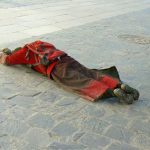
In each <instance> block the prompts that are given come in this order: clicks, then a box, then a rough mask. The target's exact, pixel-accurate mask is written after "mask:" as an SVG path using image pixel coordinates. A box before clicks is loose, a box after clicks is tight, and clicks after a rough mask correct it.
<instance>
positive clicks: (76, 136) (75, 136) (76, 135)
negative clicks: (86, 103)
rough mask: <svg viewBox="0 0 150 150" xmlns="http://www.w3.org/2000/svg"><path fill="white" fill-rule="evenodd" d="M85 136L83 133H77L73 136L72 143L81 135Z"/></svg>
mask: <svg viewBox="0 0 150 150" xmlns="http://www.w3.org/2000/svg"><path fill="white" fill-rule="evenodd" d="M84 134H85V132H77V133H75V134H74V135H73V141H78V140H79V139H80V138H81V137H82V136H83V135H84Z"/></svg>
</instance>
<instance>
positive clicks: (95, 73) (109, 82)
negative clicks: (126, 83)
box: [51, 56, 120, 101]
mask: <svg viewBox="0 0 150 150" xmlns="http://www.w3.org/2000/svg"><path fill="white" fill-rule="evenodd" d="M51 76H52V78H53V79H54V81H56V82H57V83H58V84H60V85H61V86H63V87H64V88H67V89H69V90H72V91H73V92H75V93H78V94H80V95H81V96H83V97H84V98H86V99H88V100H91V101H96V100H98V99H100V98H102V97H103V98H104V97H108V95H110V94H106V93H107V91H109V92H108V93H110V90H112V89H114V88H115V87H116V86H117V85H118V84H119V81H120V78H119V74H118V71H117V69H116V67H114V66H113V67H111V68H108V69H101V70H98V69H88V68H86V67H85V66H83V65H81V64H80V63H79V62H77V61H76V60H75V59H73V58H71V57H70V56H65V57H63V58H62V59H61V61H60V62H58V63H57V64H56V65H55V67H54V69H53V71H52V73H51ZM104 95H106V96H104Z"/></svg>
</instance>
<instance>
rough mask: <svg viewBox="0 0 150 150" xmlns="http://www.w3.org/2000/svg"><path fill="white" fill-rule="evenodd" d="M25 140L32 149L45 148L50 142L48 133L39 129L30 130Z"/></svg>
mask: <svg viewBox="0 0 150 150" xmlns="http://www.w3.org/2000/svg"><path fill="white" fill-rule="evenodd" d="M24 138H25V140H26V141H27V142H28V143H29V144H30V145H31V146H32V147H43V146H46V145H48V144H49V142H50V139H49V135H48V133H47V132H46V131H45V130H43V129H39V128H32V129H30V130H29V131H28V132H27V133H26V135H25V136H24Z"/></svg>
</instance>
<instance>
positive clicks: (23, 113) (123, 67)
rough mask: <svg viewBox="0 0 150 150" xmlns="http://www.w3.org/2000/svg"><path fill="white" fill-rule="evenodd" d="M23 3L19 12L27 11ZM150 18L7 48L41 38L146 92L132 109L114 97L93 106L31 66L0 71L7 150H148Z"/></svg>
mask: <svg viewBox="0 0 150 150" xmlns="http://www.w3.org/2000/svg"><path fill="white" fill-rule="evenodd" d="M14 2H15V1H14ZM17 2H18V3H17ZM19 2H20V1H16V3H15V4H14V6H16V5H18V6H17V7H18V8H19V7H20V5H21V6H22V5H23V6H24V5H26V4H25V3H23V2H22V3H19ZM39 2H40V1H39ZM41 2H42V1H41ZM60 2H63V1H60ZM64 2H65V1H64ZM67 2H68V1H67ZM112 2H113V1H112ZM147 2H148V1H147ZM0 3H2V2H0ZM34 3H36V1H33V2H32V5H33V4H34ZM45 3H46V1H45ZM4 4H5V5H3V6H4V8H5V7H8V6H7V5H8V4H9V3H4ZM6 4H7V5H6ZM32 5H31V6H32ZM10 6H11V7H12V8H13V7H14V6H13V5H12V4H11V3H10V4H9V7H10ZM33 6H35V5H33ZM149 17H150V9H143V10H138V11H135V12H130V13H129V12H128V13H126V14H124V15H117V16H114V17H108V18H107V19H103V20H101V19H100V20H98V21H96V22H93V21H91V23H84V24H83V25H81V26H75V27H70V28H67V29H62V30H60V31H56V32H52V33H48V34H44V35H43V34H42V35H39V36H33V37H31V38H25V39H23V40H20V41H18V40H17V41H16V42H13V40H12V43H11V41H9V42H7V43H5V44H4V43H3V42H2V43H0V47H2V46H6V47H7V46H8V47H10V48H14V47H17V46H19V45H22V44H24V43H26V42H31V41H33V40H35V39H41V40H45V41H48V42H52V43H54V44H55V45H56V46H57V47H58V48H60V49H63V50H65V51H66V52H68V54H70V55H71V56H73V57H74V58H76V59H77V60H79V61H80V62H81V63H82V64H84V65H86V66H87V67H89V68H103V67H109V66H111V65H116V66H117V68H118V69H119V72H120V76H121V78H122V79H123V80H124V81H125V82H127V83H129V84H131V85H132V86H134V87H136V88H137V89H139V91H140V93H141V96H140V99H139V101H137V102H135V103H134V104H133V105H123V104H120V103H118V102H117V100H116V99H115V98H112V99H106V100H102V101H99V102H96V103H92V102H88V101H86V100H84V99H82V98H80V97H79V96H77V95H74V94H73V93H70V92H68V91H65V90H63V89H61V88H60V87H58V86H57V85H56V84H55V83H54V82H53V81H50V80H48V79H47V78H46V77H44V76H42V75H40V74H38V73H36V72H34V71H32V70H31V69H29V68H27V67H26V66H12V67H8V66H2V65H1V66H0V150H149V147H150V98H149V97H150V93H149V91H150V86H149V84H150V81H149V76H150V71H149V68H150V62H149V60H150V56H149V54H150V30H149V27H150V20H149ZM7 36H8V35H7ZM10 37H11V36H10Z"/></svg>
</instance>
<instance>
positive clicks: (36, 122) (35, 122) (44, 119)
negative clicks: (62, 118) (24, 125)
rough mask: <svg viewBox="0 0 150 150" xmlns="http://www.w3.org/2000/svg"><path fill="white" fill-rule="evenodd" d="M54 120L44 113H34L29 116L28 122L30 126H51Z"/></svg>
mask: <svg viewBox="0 0 150 150" xmlns="http://www.w3.org/2000/svg"><path fill="white" fill-rule="evenodd" d="M54 122H55V121H54V120H53V119H52V118H51V116H49V115H46V114H40V113H38V114H36V115H34V116H33V117H32V118H30V120H29V123H30V125H32V126H36V127H39V128H48V129H50V128H52V127H53V125H54Z"/></svg>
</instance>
